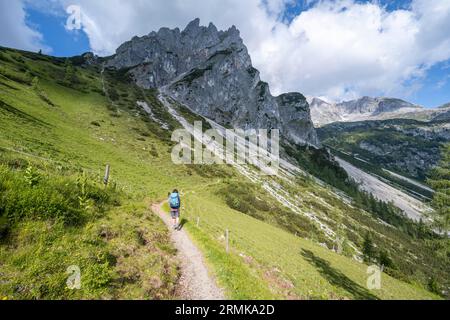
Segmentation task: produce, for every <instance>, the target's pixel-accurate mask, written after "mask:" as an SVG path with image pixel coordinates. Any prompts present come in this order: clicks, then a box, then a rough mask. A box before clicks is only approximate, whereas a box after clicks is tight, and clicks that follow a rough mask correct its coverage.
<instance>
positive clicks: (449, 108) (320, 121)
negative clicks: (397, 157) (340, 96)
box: [307, 96, 450, 127]
mask: <svg viewBox="0 0 450 320" xmlns="http://www.w3.org/2000/svg"><path fill="white" fill-rule="evenodd" d="M307 100H308V103H309V105H310V109H311V117H312V120H313V122H314V125H315V126H316V127H321V126H324V125H326V124H329V123H332V122H352V121H365V120H386V119H415V120H423V121H430V120H439V119H441V120H445V119H448V118H449V115H450V105H449V104H445V105H443V106H441V107H438V108H433V109H427V108H424V107H422V106H418V105H414V104H412V103H409V102H406V101H404V100H401V99H395V98H383V97H379V98H372V97H367V96H366V97H362V98H359V99H356V100H350V101H344V102H340V103H330V102H327V101H325V100H323V99H320V98H316V97H308V99H307Z"/></svg>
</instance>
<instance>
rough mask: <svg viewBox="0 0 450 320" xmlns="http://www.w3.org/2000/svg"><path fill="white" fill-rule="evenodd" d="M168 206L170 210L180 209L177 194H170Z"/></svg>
mask: <svg viewBox="0 0 450 320" xmlns="http://www.w3.org/2000/svg"><path fill="white" fill-rule="evenodd" d="M169 204H170V207H171V208H172V209H178V208H179V207H180V196H179V195H178V193H171V194H170V198H169Z"/></svg>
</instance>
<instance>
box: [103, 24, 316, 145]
mask: <svg viewBox="0 0 450 320" xmlns="http://www.w3.org/2000/svg"><path fill="white" fill-rule="evenodd" d="M106 65H107V66H108V67H113V68H116V69H128V73H129V74H130V75H131V76H132V77H133V79H134V81H135V82H136V83H137V84H138V85H139V86H141V87H143V88H157V89H160V90H161V91H163V92H164V93H165V94H167V95H169V96H171V97H172V98H173V99H175V100H177V101H178V102H180V103H183V104H185V105H187V106H188V107H189V108H190V109H191V110H192V111H194V112H196V113H198V114H200V115H202V116H204V117H207V118H210V119H212V120H214V121H216V122H217V123H219V124H222V125H224V126H228V127H237V128H243V129H251V128H254V129H257V128H265V129H280V132H281V135H282V136H283V137H285V138H287V139H288V140H290V141H291V142H295V143H301V144H305V143H306V144H310V145H315V146H318V145H319V141H318V138H317V135H316V132H315V129H314V127H313V124H312V121H311V117H310V113H309V105H308V103H307V101H306V99H305V98H304V97H303V96H302V95H301V94H299V93H290V94H286V95H281V96H280V97H273V96H272V95H271V93H270V89H269V85H268V84H267V83H265V82H263V81H261V79H260V76H259V71H258V70H256V69H255V68H254V67H253V66H252V62H251V58H250V56H249V54H248V51H247V48H246V46H245V45H244V43H243V41H242V38H241V37H240V34H239V31H238V30H237V29H236V28H235V27H234V26H233V27H231V28H230V29H228V30H226V31H218V30H217V28H216V27H215V26H214V25H213V24H212V23H210V24H209V26H208V27H204V26H200V22H199V19H195V20H194V21H192V22H190V23H189V24H188V26H187V27H186V28H185V29H184V30H183V31H180V30H179V29H178V28H176V29H172V30H171V29H168V28H162V29H160V30H159V31H158V32H152V33H150V34H149V35H147V36H144V37H134V38H133V39H132V40H131V41H128V42H126V43H124V44H123V45H121V46H120V47H119V48H118V49H117V52H116V54H115V55H114V56H113V57H111V58H110V59H109V61H108V62H107V64H106Z"/></svg>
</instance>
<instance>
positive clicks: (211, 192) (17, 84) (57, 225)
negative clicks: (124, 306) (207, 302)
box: [0, 48, 449, 299]
mask: <svg viewBox="0 0 450 320" xmlns="http://www.w3.org/2000/svg"><path fill="white" fill-rule="evenodd" d="M88 61H89V59H87V57H86V56H84V57H75V58H70V59H62V58H53V57H49V56H44V55H40V54H34V53H29V52H21V51H17V50H11V49H5V48H2V49H1V50H0V113H1V117H0V128H1V129H0V163H1V165H0V192H1V193H0V199H1V203H0V235H1V242H0V264H1V271H0V272H1V275H2V279H6V281H2V282H0V294H1V295H2V296H3V297H7V298H9V299H61V298H67V299H89V298H106V299H117V298H119V299H120V298H131V299H171V298H176V297H177V296H176V284H177V281H178V277H179V269H178V268H179V264H178V261H177V260H176V258H175V250H174V249H173V247H172V245H171V244H170V241H169V239H168V234H167V230H166V229H165V227H164V225H163V223H162V222H161V221H160V220H159V219H158V218H157V217H156V216H155V215H153V214H152V213H151V212H150V210H149V204H150V203H154V202H160V201H161V200H163V199H164V198H165V197H166V195H167V192H168V191H169V190H171V189H173V188H174V187H177V188H178V189H180V190H181V191H182V197H183V199H184V200H183V203H184V207H183V208H182V214H184V216H183V217H184V219H185V226H186V229H187V230H188V231H189V233H190V235H191V236H192V238H193V239H194V241H196V243H197V244H198V246H199V247H200V248H201V249H202V250H203V252H204V254H205V258H206V261H207V263H208V265H209V266H210V268H211V271H212V272H213V273H214V274H215V275H216V277H217V278H218V280H219V283H220V284H221V285H222V286H223V287H224V289H225V291H226V294H227V297H229V298H254V299H262V298H269V299H270V298H302V299H330V298H331V299H393V298H400V299H438V298H439V295H438V294H441V295H442V291H443V290H445V288H447V287H448V282H449V279H448V275H449V270H448V263H447V262H448V260H447V259H448V243H446V242H445V241H446V240H444V239H442V238H440V237H439V236H437V235H430V234H429V232H428V231H429V230H428V229H427V227H426V226H422V228H423V230H424V232H423V233H419V234H415V235H410V234H408V233H407V232H405V230H401V229H400V228H397V227H395V226H392V225H388V224H386V223H385V222H383V221H380V219H378V218H377V217H374V216H373V215H371V214H370V213H368V212H367V211H365V210H364V209H362V208H361V207H358V206H355V205H354V204H353V202H354V200H353V199H352V198H350V197H349V196H348V195H347V196H346V195H343V194H342V193H340V192H338V191H337V190H336V189H335V188H332V187H330V186H329V185H327V184H324V183H320V182H319V181H317V179H315V178H314V177H312V176H310V175H308V174H298V175H295V176H293V177H291V176H290V179H289V181H287V180H286V179H284V178H283V177H262V178H258V179H257V180H255V181H252V180H250V179H248V180H244V179H243V176H242V173H241V172H240V171H239V170H238V169H236V168H234V167H232V166H228V165H223V166H204V165H202V166H199V165H174V164H173V163H172V161H171V158H170V152H171V150H172V146H173V142H171V141H170V135H171V132H172V130H173V129H175V128H180V127H181V125H180V123H179V122H178V121H177V120H176V119H175V118H174V117H173V116H172V114H171V113H170V112H169V111H168V109H167V108H166V107H165V105H164V104H163V103H161V102H160V101H159V100H158V95H157V92H156V91H155V90H150V89H149V90H146V89H142V88H140V87H137V86H136V85H135V84H134V83H133V82H132V81H130V79H128V77H127V76H126V72H123V70H122V71H120V70H118V71H113V70H108V69H103V68H102V62H103V61H99V62H98V63H93V64H90V63H88ZM138 102H140V103H138ZM144 102H145V104H146V105H147V106H148V107H149V108H150V110H151V114H150V113H148V112H146V110H145V109H144V108H143V107H141V106H142V105H143V104H142V103H144ZM175 107H176V106H174V108H175ZM180 108H182V106H181V107H180V106H178V109H177V110H180ZM183 112H184V117H185V118H189V119H191V120H192V119H201V117H199V116H197V115H195V114H193V113H192V112H190V111H189V109H183ZM106 164H109V165H110V166H111V179H110V182H109V185H108V186H107V187H106V188H105V187H104V186H103V185H102V178H103V173H104V168H105V165H106ZM248 170H250V169H248ZM244 181H246V182H244ZM268 186H272V187H273V188H269V187H268ZM275 187H277V188H278V189H279V190H281V191H280V192H281V193H280V194H284V195H285V197H286V199H288V200H290V201H291V202H292V204H293V205H290V203H291V202H290V203H284V204H283V201H281V198H280V197H279V196H274V195H273V194H272V191H273V190H274V188H275ZM278 189H277V190H278ZM295 195H298V196H295ZM198 218H199V219H198ZM197 219H198V220H197ZM197 221H199V224H198V226H197ZM327 228H329V229H330V230H331V231H332V232H326V230H328V229H327ZM227 229H228V230H229V231H230V247H231V250H230V252H228V253H227V252H226V250H225V243H224V236H223V235H224V232H225V230H227ZM369 238H370V242H371V244H372V247H371V250H365V249H367V247H368V245H367V243H368V240H367V239H369ZM338 240H339V241H338ZM341 240H342V241H341ZM338 243H342V247H343V248H342V251H341V250H338V249H337V246H338ZM446 250H447V251H446ZM363 260H365V262H364V261H363ZM373 263H377V264H384V265H385V267H386V268H385V272H384V273H383V275H382V287H381V289H380V290H369V289H367V286H366V280H367V267H368V265H370V264H373ZM70 266H78V267H79V268H80V271H81V279H82V280H81V289H79V290H69V289H67V286H66V280H67V278H68V276H69V274H67V273H66V271H67V268H69V267H70ZM432 291H433V292H432Z"/></svg>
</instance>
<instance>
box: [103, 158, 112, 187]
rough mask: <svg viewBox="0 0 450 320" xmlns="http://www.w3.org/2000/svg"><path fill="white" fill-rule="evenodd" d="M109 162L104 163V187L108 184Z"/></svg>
mask: <svg viewBox="0 0 450 320" xmlns="http://www.w3.org/2000/svg"><path fill="white" fill-rule="evenodd" d="M109 169H110V167H109V164H107V165H106V169H105V177H104V178H103V183H104V184H105V188H106V187H107V186H108V181H109Z"/></svg>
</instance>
